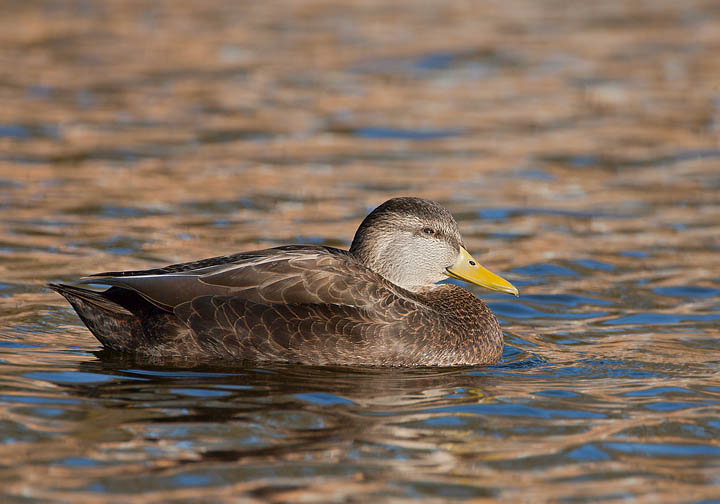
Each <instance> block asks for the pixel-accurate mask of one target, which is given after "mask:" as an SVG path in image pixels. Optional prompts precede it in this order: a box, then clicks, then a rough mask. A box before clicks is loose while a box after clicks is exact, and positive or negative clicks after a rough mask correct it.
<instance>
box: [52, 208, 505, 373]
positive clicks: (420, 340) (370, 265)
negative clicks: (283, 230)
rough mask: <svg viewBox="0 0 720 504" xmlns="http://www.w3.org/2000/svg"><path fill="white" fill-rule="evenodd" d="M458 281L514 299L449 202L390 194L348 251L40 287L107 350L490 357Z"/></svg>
mask: <svg viewBox="0 0 720 504" xmlns="http://www.w3.org/2000/svg"><path fill="white" fill-rule="evenodd" d="M449 278H454V279H457V280H462V281H465V282H469V283H471V284H476V285H479V286H481V287H484V288H487V289H490V290H493V291H498V292H504V293H509V294H514V295H515V296H517V295H518V290H517V288H515V287H514V286H513V285H512V284H511V283H510V282H508V281H507V280H505V279H504V278H502V277H500V276H498V275H496V274H495V273H492V272H491V271H490V270H488V269H486V268H485V267H483V266H481V265H480V264H479V262H478V261H476V260H475V259H474V258H473V257H472V256H471V255H470V253H469V252H468V251H467V250H466V248H465V246H464V244H463V240H462V238H461V236H460V231H459V229H458V225H457V223H456V221H455V219H454V218H453V216H452V214H451V213H450V211H448V210H447V209H446V208H444V207H443V206H442V205H440V204H438V203H436V202H434V201H431V200H427V199H423V198H417V197H397V198H392V199H390V200H388V201H385V202H384V203H382V204H381V205H380V206H378V207H377V208H375V209H374V210H373V211H372V212H371V213H370V214H369V215H367V217H365V219H364V220H363V221H362V223H361V224H360V226H359V228H358V229H357V231H356V233H355V236H354V238H353V240H352V243H351V245H350V249H349V250H342V249H339V248H334V247H329V246H321V245H285V246H279V247H274V248H269V249H265V250H256V251H250V252H240V253H235V254H230V255H223V256H218V257H212V258H208V259H202V260H198V261H192V262H185V263H180V264H172V265H169V266H165V267H160V268H152V269H145V270H136V271H114V272H112V271H111V272H105V273H98V274H94V275H90V276H87V277H83V278H81V279H80V280H79V281H78V282H75V283H73V284H63V283H50V284H48V287H49V288H50V289H52V290H54V291H56V292H58V293H59V294H61V295H62V296H64V297H65V299H66V300H67V301H68V302H69V303H70V305H71V306H72V307H73V308H74V309H75V311H76V312H77V314H78V316H79V317H80V319H81V320H82V322H83V323H84V324H85V325H86V326H87V328H88V329H89V330H90V332H91V333H92V334H93V335H94V336H95V337H96V338H97V340H98V341H99V342H100V343H101V344H102V346H103V347H104V350H109V351H113V352H123V353H126V354H135V355H138V356H144V357H149V358H153V359H156V360H157V359H164V358H167V359H172V360H173V361H177V360H178V359H180V360H184V361H189V362H220V361H222V362H225V363H227V362H228V361H229V362H231V363H233V362H234V363H239V362H248V361H257V362H263V361H264V362H285V363H297V364H307V365H321V366H327V365H336V366H383V367H385V366H402V367H409V366H415V367H417V366H439V367H449V366H475V365H488V364H494V363H497V362H498V361H499V360H500V359H501V357H502V351H503V334H502V331H501V330H500V326H499V324H498V321H497V318H496V317H495V315H494V314H493V313H492V311H491V310H490V308H489V307H488V306H487V305H486V304H485V303H484V302H483V301H482V300H481V299H479V298H478V297H477V296H476V295H475V294H473V293H472V292H470V291H468V290H466V289H464V288H463V287H461V286H460V285H458V284H457V283H454V282H445V283H438V282H442V281H443V280H448V279H449Z"/></svg>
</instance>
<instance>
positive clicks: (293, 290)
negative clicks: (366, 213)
mask: <svg viewBox="0 0 720 504" xmlns="http://www.w3.org/2000/svg"><path fill="white" fill-rule="evenodd" d="M82 283H85V284H105V285H110V286H113V287H119V288H123V289H129V290H131V291H134V292H136V293H138V294H139V295H141V296H142V297H143V298H145V299H146V300H148V301H149V302H151V303H152V304H154V305H155V306H158V307H160V308H162V309H165V310H168V311H173V310H174V309H175V307H177V306H178V305H180V304H183V303H186V302H188V301H192V300H193V299H196V298H198V297H203V296H233V297H235V298H238V299H242V300H246V301H250V302H253V303H257V304H261V305H278V304H283V305H304V304H329V305H343V306H355V307H358V308H364V307H375V308H376V307H377V306H378V305H380V306H382V305H383V304H389V303H392V302H394V301H395V300H397V299H398V297H399V298H404V297H405V296H404V295H403V291H402V290H401V289H399V288H397V287H395V286H394V285H392V284H391V283H389V282H387V281H386V280H385V279H383V278H382V277H380V276H379V275H378V274H377V273H374V272H373V271H371V270H370V269H368V268H366V267H365V266H363V265H362V264H360V263H359V262H357V261H356V260H355V259H354V258H353V257H352V256H350V255H349V254H348V252H346V251H344V250H339V249H335V248H331V247H322V246H285V247H278V248H272V249H266V250H260V251H254V252H246V253H240V254H234V255H229V256H221V257H215V258H211V259H204V260H201V261H195V262H190V263H182V264H175V265H171V266H167V267H164V268H157V269H150V270H142V271H126V272H109V273H102V274H99V275H93V276H92V277H88V278H86V279H84V280H83V281H82ZM408 301H410V300H409V299H408Z"/></svg>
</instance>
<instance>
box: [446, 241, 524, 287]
mask: <svg viewBox="0 0 720 504" xmlns="http://www.w3.org/2000/svg"><path fill="white" fill-rule="evenodd" d="M445 271H447V274H448V275H449V276H451V277H453V278H457V279H458V280H464V281H466V282H470V283H474V284H475V285H479V286H480V287H485V288H486V289H490V290H494V291H500V292H507V293H508V294H514V295H516V296H517V295H518V290H517V288H515V286H514V285H513V284H511V283H510V282H508V281H507V280H505V279H504V278H502V277H501V276H498V275H496V274H495V273H493V272H492V271H490V270H487V269H485V268H483V267H482V266H480V264H479V263H478V262H477V261H476V260H475V259H473V256H471V255H470V253H468V251H467V250H465V249H464V248H463V247H460V254H459V255H458V258H457V261H455V264H453V265H452V266H450V267H448V268H445Z"/></svg>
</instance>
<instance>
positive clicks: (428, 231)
mask: <svg viewBox="0 0 720 504" xmlns="http://www.w3.org/2000/svg"><path fill="white" fill-rule="evenodd" d="M423 233H425V234H429V235H431V234H435V231H433V230H432V229H431V228H425V229H423Z"/></svg>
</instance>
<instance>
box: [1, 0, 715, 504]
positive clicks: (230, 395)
mask: <svg viewBox="0 0 720 504" xmlns="http://www.w3.org/2000/svg"><path fill="white" fill-rule="evenodd" d="M0 40H1V43H0V501H2V502H23V503H25V502H99V501H109V502H123V503H124V502H168V501H173V502H192V501H195V502H197V501H202V502H300V501H303V502H345V501H356V502H406V501H411V500H416V499H423V500H424V501H426V502H446V501H454V500H473V501H474V502H490V501H493V500H496V499H504V500H507V501H525V502H547V501H552V502H588V501H602V502H620V501H625V500H628V499H634V500H635V501H636V502H687V503H690V502H697V503H700V502H702V503H709V502H720V339H719V337H720V142H719V141H718V137H719V135H720V88H719V87H718V83H720V57H718V54H720V4H718V3H717V2H715V1H710V0H708V1H702V0H690V1H687V2H670V1H663V0H659V1H654V2H621V1H610V2H595V3H583V2H581V3H577V2H565V1H543V2H534V1H533V2H530V1H519V2H494V1H484V2H477V3H469V2H449V3H445V2H436V3H419V2H408V3H405V2H379V1H377V2H375V1H369V2H353V3H349V2H334V1H327V2H292V1H288V2H247V3H241V2H222V1H210V2H185V1H168V2H162V1H160V2H153V3H149V2H147V3H143V2H120V1H113V0H108V1H104V2H83V1H73V0H65V1H46V2H43V1H31V2H5V3H4V5H3V16H0ZM407 194H412V195H418V196H423V197H428V198H432V199H435V200H438V201H439V202H441V203H442V204H444V205H445V206H447V207H448V208H449V209H451V210H452V212H453V213H454V214H455V216H456V218H457V220H458V222H459V225H460V228H461V231H462V233H463V236H464V238H465V244H466V246H467V248H468V249H469V250H470V251H471V252H472V253H473V254H475V255H476V256H477V257H482V259H483V262H484V263H485V264H486V265H487V266H488V267H490V268H491V269H493V270H495V271H498V272H500V273H502V274H503V276H505V277H506V278H508V279H510V280H511V281H512V282H513V283H515V285H517V286H518V287H519V288H520V291H521V297H520V298H519V299H515V298H513V297H511V296H507V295H499V294H491V293H488V292H487V291H482V290H481V289H479V288H478V289H474V292H476V293H477V294H478V295H479V296H481V297H482V298H483V299H485V300H486V301H487V302H488V304H489V305H490V306H491V308H492V309H493V310H494V311H495V313H496V314H497V315H498V317H499V318H500V319H501V322H502V324H503V330H504V333H505V341H506V347H505V352H504V358H503V361H502V362H501V363H500V364H498V365H495V366H490V367H484V368H482V367H478V368H463V369H367V368H365V369H363V368H358V369H354V368H314V367H302V366H287V365H277V366H261V367H259V366H253V365H246V366H238V367H221V366H218V367H214V368H207V367H197V368H192V369H187V368H177V367H172V366H169V365H168V366H164V367H158V366H156V365H150V364H147V363H142V362H137V361H128V360H123V359H122V358H121V357H119V356H117V355H108V354H104V353H102V352H99V350H100V348H99V345H98V343H97V342H96V340H95V339H94V338H93V337H92V335H91V334H90V333H89V332H88V331H87V330H86V329H85V328H84V326H83V325H82V324H81V322H80V321H79V319H78V318H77V317H76V315H75V314H74V312H73V311H72V309H71V308H70V307H69V306H68V305H67V304H66V303H65V302H64V300H63V299H62V298H60V297H59V296H57V295H56V294H54V293H52V292H50V291H48V290H47V289H46V288H45V287H44V284H45V283H46V282H48V281H70V280H73V279H75V278H77V277H78V276H81V275H83V274H86V273H92V272H97V271H103V270H107V269H113V270H117V269H131V268H147V267H153V266H159V265H164V264H168V263H171V262H178V261H184V260H190V259H196V258H201V257H207V256H212V255H219V254H223V253H230V252H235V251H240V250H246V249H255V248H263V247H268V246H274V245H279V244H284V243H303V242H304V243H307V242H310V243H323V244H329V245H333V246H340V247H347V246H348V245H349V242H350V240H351V238H352V235H353V233H354V230H355V228H356V226H357V225H358V223H359V222H360V220H361V219H362V217H363V216H364V215H365V214H366V213H367V212H368V211H369V210H370V209H372V208H373V207H374V206H376V205H377V204H379V203H381V202H382V201H384V200H385V199H387V198H389V197H392V196H397V195H407Z"/></svg>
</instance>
